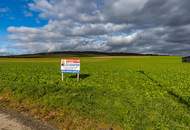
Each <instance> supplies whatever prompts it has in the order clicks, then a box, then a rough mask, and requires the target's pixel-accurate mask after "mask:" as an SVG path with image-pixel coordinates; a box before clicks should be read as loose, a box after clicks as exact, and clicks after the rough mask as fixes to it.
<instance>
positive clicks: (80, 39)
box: [0, 0, 190, 55]
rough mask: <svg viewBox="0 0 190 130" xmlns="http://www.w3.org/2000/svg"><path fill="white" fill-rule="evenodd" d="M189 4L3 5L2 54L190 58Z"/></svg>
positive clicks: (128, 0) (52, 0)
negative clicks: (76, 53) (99, 53)
mask: <svg viewBox="0 0 190 130" xmlns="http://www.w3.org/2000/svg"><path fill="white" fill-rule="evenodd" d="M189 7H190V0H0V55H9V54H27V53H39V52H53V51H102V52H128V53H143V54H145V53H149V54H150V53H151V54H169V55H190V15H189V12H190V8H189Z"/></svg>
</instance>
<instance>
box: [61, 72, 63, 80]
mask: <svg viewBox="0 0 190 130" xmlns="http://www.w3.org/2000/svg"><path fill="white" fill-rule="evenodd" d="M61 74H62V81H63V79H64V75H63V72H62V73H61Z"/></svg>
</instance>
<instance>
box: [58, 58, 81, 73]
mask: <svg viewBox="0 0 190 130" xmlns="http://www.w3.org/2000/svg"><path fill="white" fill-rule="evenodd" d="M61 72H62V73H76V74H79V73H80V59H61Z"/></svg>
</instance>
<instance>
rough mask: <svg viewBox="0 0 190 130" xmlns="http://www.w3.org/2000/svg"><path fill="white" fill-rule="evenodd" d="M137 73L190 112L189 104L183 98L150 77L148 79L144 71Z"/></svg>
mask: <svg viewBox="0 0 190 130" xmlns="http://www.w3.org/2000/svg"><path fill="white" fill-rule="evenodd" d="M137 72H138V73H140V74H142V75H144V76H145V77H146V78H148V79H149V80H151V81H152V82H153V83H155V84H156V85H157V86H158V87H160V88H161V89H162V90H164V91H166V92H167V94H168V95H169V96H170V97H172V98H173V99H174V100H175V101H178V103H180V104H182V105H185V106H186V107H187V108H188V109H189V110H190V103H189V102H187V101H186V100H185V99H183V97H181V96H180V95H178V94H176V93H175V92H173V91H171V90H168V89H167V87H164V86H163V85H162V84H161V83H160V82H158V81H157V80H155V79H153V78H152V77H150V76H149V75H148V74H146V73H145V72H144V71H142V70H140V71H137Z"/></svg>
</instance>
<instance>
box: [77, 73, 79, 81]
mask: <svg viewBox="0 0 190 130" xmlns="http://www.w3.org/2000/svg"><path fill="white" fill-rule="evenodd" d="M77 81H79V73H78V74H77Z"/></svg>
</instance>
